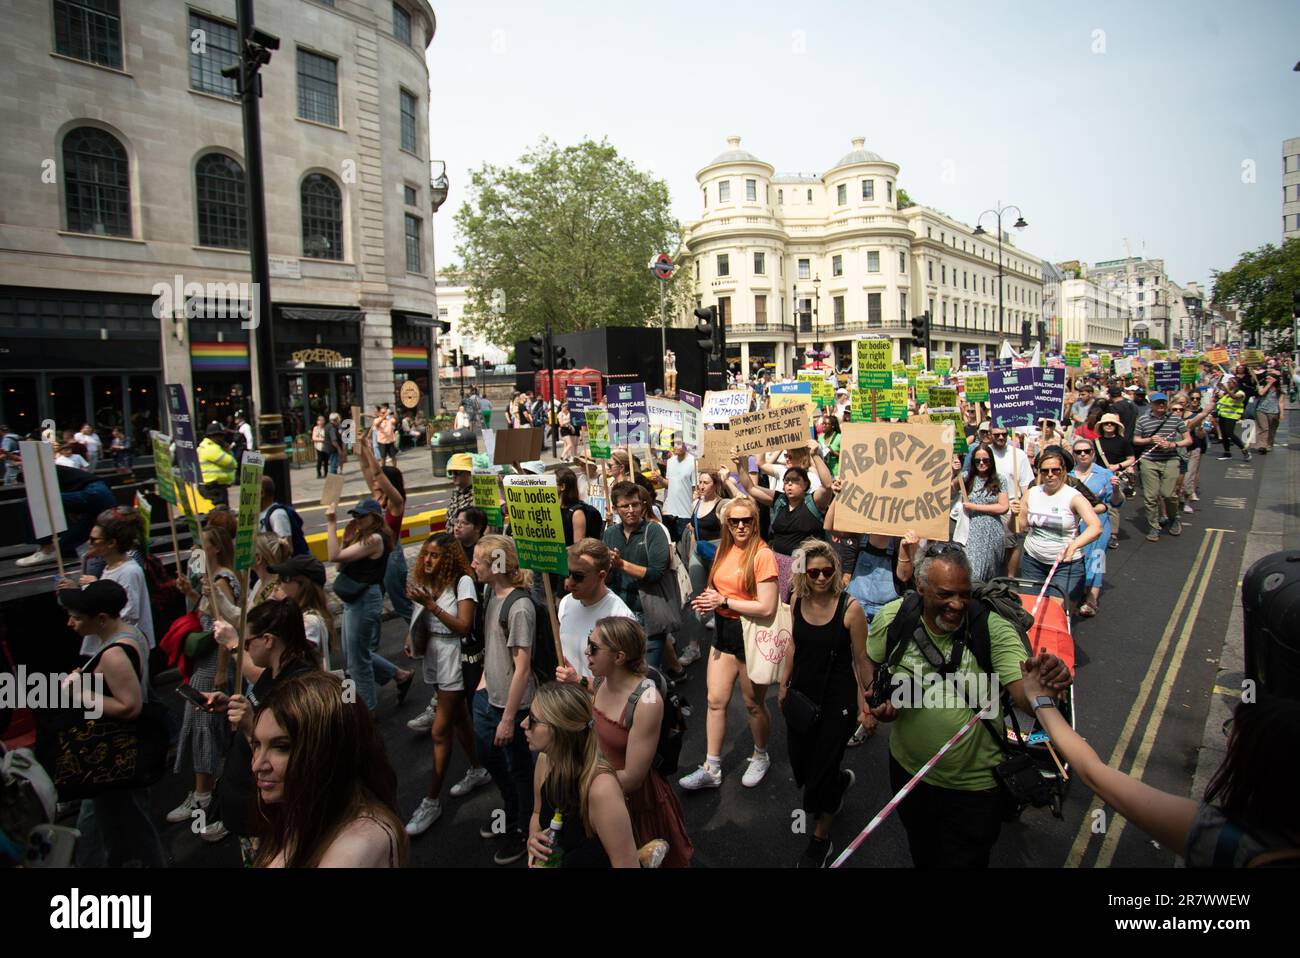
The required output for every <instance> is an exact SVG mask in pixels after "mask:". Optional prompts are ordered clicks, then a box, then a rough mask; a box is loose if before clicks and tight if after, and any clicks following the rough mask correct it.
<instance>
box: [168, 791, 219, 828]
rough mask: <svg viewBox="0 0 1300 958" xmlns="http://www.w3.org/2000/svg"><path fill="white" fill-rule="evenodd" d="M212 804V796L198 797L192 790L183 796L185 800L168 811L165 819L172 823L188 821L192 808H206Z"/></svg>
mask: <svg viewBox="0 0 1300 958" xmlns="http://www.w3.org/2000/svg"><path fill="white" fill-rule="evenodd" d="M211 804H212V796H211V795H209V796H208V797H207V798H202V799H201V798H198V797H197V796H196V795H195V794H194V793H193V792H190V793H189V794H188V795H186V796H185V801H183V802H181V803H180V804H179V805H177V806H176V807H175V808H173V809H172V810H171V811H170V812H168V813H167V821H169V822H171V823H172V824H173V825H175V824H177V823H179V822H188V821H189V820H190V818H191V817H193V815H194V809H196V808H207V807H208V806H209V805H211Z"/></svg>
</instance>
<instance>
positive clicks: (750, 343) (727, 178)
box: [682, 136, 1043, 375]
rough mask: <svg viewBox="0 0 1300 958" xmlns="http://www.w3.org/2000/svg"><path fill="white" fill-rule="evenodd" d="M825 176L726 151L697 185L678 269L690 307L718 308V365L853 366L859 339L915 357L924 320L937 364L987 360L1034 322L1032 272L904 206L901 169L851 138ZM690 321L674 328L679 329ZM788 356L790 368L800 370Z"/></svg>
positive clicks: (732, 144) (1023, 256) (993, 243)
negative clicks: (918, 320) (968, 353)
mask: <svg viewBox="0 0 1300 958" xmlns="http://www.w3.org/2000/svg"><path fill="white" fill-rule="evenodd" d="M851 147H852V148H851V150H850V151H849V152H848V153H847V154H845V155H844V156H843V157H841V158H840V160H839V161H838V162H837V163H835V164H834V166H832V167H831V168H830V169H829V170H828V171H827V172H825V173H821V174H816V173H811V174H810V173H796V174H777V173H776V171H775V169H774V168H773V167H772V165H771V164H769V163H766V162H764V161H763V160H761V159H759V158H758V157H757V156H754V155H753V154H752V153H749V152H747V151H745V150H743V149H741V146H740V138H739V137H734V136H733V137H731V138H729V139H728V149H727V150H726V151H725V152H723V153H722V154H720V155H719V156H717V157H716V158H715V159H714V160H713V161H712V162H710V163H709V164H708V165H707V166H705V167H704V168H703V169H701V170H700V171H699V173H698V174H697V175H696V179H697V182H698V183H699V187H700V198H701V203H702V207H703V212H702V215H701V216H700V218H699V219H698V220H696V221H694V222H692V223H690V224H688V226H687V228H686V231H685V236H684V240H683V249H684V252H685V262H684V264H683V265H684V267H685V268H687V269H690V270H692V275H693V279H694V283H695V304H696V305H697V306H717V308H718V311H719V316H720V319H721V320H722V321H723V322H724V323H725V324H726V336H727V349H728V359H729V361H730V362H731V363H733V364H739V366H740V368H742V369H743V370H744V371H745V372H746V373H749V372H751V371H752V370H753V369H755V368H756V367H758V366H760V365H764V364H768V365H771V366H772V367H774V368H775V370H776V371H777V372H778V374H782V375H785V374H788V373H789V372H790V371H791V369H792V368H801V367H802V366H803V365H804V360H805V359H806V356H807V353H808V350H809V349H810V348H812V349H816V348H820V350H821V351H823V352H825V353H827V354H829V355H828V358H827V360H826V362H827V363H828V364H833V365H834V366H835V367H836V368H837V369H839V370H847V369H850V368H852V366H853V353H854V347H853V344H854V342H855V341H856V340H858V339H861V338H864V337H887V338H889V339H891V340H892V341H893V344H894V345H893V352H894V356H895V358H896V359H904V360H905V359H908V358H910V356H911V349H912V347H911V319H912V317H913V316H920V315H921V314H922V313H924V312H925V311H926V310H929V312H930V315H931V317H932V319H931V343H932V349H933V351H934V352H936V353H940V354H942V353H950V354H953V356H954V359H955V360H957V361H960V356H961V355H962V353H963V352H964V351H965V350H967V349H976V350H978V351H979V353H980V355H981V357H982V358H984V359H991V358H992V357H994V356H995V355H996V353H997V350H998V347H999V346H1000V345H1001V343H1002V341H1003V339H1012V340H1013V341H1016V340H1018V339H1019V336H1020V333H1021V329H1022V323H1024V322H1034V321H1036V320H1037V319H1038V318H1039V316H1040V314H1041V310H1042V287H1043V269H1042V261H1041V260H1040V259H1039V258H1038V257H1036V256H1033V255H1031V254H1029V253H1027V252H1025V251H1023V250H1022V249H1020V248H1019V247H1017V246H1016V245H1014V244H1013V243H1012V242H1011V238H1010V236H1009V235H1006V234H1004V236H1003V240H1002V278H1003V300H1002V313H1001V316H1000V317H999V313H998V284H997V279H998V246H997V238H996V236H993V237H990V236H987V235H976V234H975V232H974V228H973V227H971V226H968V225H967V224H965V223H962V222H960V221H958V220H955V219H953V218H952V217H950V216H948V215H946V214H944V213H941V212H939V211H938V210H934V209H930V208H928V207H925V206H919V205H906V204H900V200H899V194H898V176H899V172H900V171H899V166H898V164H896V163H893V162H891V161H889V160H886V159H884V158H882V157H881V156H879V155H878V154H875V153H872V152H870V151H868V150H867V149H866V141H865V140H864V139H863V138H861V137H859V138H856V139H854V140H853V141H852V143H851ZM686 320H687V317H682V321H686ZM796 357H797V361H796Z"/></svg>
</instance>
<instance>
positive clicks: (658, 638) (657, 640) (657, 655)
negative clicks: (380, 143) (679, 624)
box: [645, 632, 668, 669]
mask: <svg viewBox="0 0 1300 958" xmlns="http://www.w3.org/2000/svg"><path fill="white" fill-rule="evenodd" d="M667 638H668V633H667V632H657V633H655V634H654V635H648V636H646V640H645V660H646V664H647V665H653V666H654V667H655V668H656V669H657V668H659V667H660V664H661V663H662V662H663V660H664V642H665V641H666V640H667Z"/></svg>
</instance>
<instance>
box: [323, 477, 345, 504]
mask: <svg viewBox="0 0 1300 958" xmlns="http://www.w3.org/2000/svg"><path fill="white" fill-rule="evenodd" d="M342 498H343V477H342V476H341V475H339V474H337V473H333V472H331V473H329V474H328V475H326V476H325V485H324V487H323V488H322V489H321V491H320V504H321V505H322V506H337V505H338V504H339V500H340V499H342Z"/></svg>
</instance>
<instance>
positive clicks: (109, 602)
mask: <svg viewBox="0 0 1300 958" xmlns="http://www.w3.org/2000/svg"><path fill="white" fill-rule="evenodd" d="M58 594H59V604H60V605H61V606H63V607H64V608H65V609H67V610H68V611H69V612H78V613H80V614H82V615H99V614H100V613H101V612H102V613H104V614H105V615H109V616H112V617H113V618H117V617H118V616H119V615H121V614H122V610H123V609H124V608H126V590H125V589H123V588H122V587H121V586H120V585H118V584H117V583H116V582H114V581H113V580H112V579H99V580H98V581H95V582H92V583H90V585H88V586H86V587H85V588H84V589H59V590H58Z"/></svg>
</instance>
